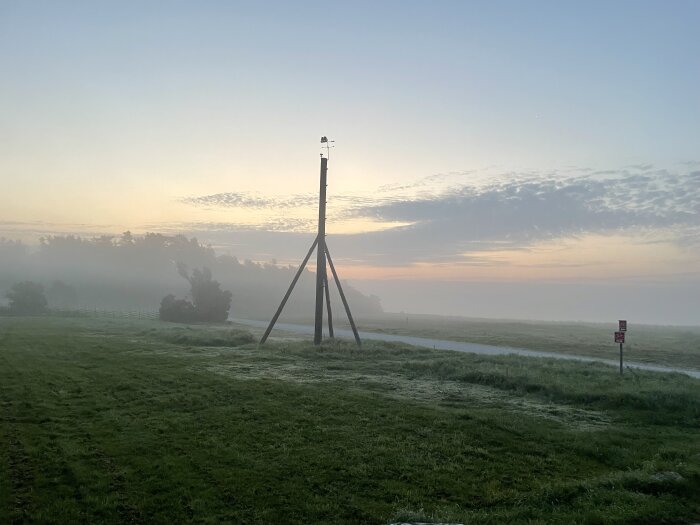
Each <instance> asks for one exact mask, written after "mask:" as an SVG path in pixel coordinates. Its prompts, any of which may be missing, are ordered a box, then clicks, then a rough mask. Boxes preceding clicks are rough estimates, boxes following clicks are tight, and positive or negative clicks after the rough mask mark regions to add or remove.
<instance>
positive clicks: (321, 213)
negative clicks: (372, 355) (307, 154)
mask: <svg viewBox="0 0 700 525" xmlns="http://www.w3.org/2000/svg"><path fill="white" fill-rule="evenodd" d="M333 142H335V141H333V140H328V137H325V136H323V137H321V144H322V145H325V147H326V155H327V156H326V157H324V156H323V153H321V181H320V186H319V196H318V232H317V234H316V238H315V239H314V242H313V243H312V244H311V248H309V251H308V253H307V254H306V257H304V260H303V261H302V263H301V265H300V266H299V269H298V270H297V273H296V274H295V275H294V279H292V284H290V285H289V289H288V290H287V293H286V294H284V297H283V298H282V302H281V303H280V305H279V307H278V308H277V311H276V312H275V315H274V316H273V317H272V319H271V320H270V324H269V325H268V327H267V330H265V334H264V335H263V336H262V339H261V340H260V344H263V343H265V341H267V337H268V336H269V335H270V332H272V329H273V328H274V326H275V323H276V322H277V319H278V318H279V316H280V314H281V313H282V310H283V309H284V305H285V304H286V303H287V299H289V296H290V295H292V290H294V286H295V285H296V284H297V281H298V280H299V277H300V276H301V273H302V272H303V271H304V268H305V267H306V263H307V262H309V259H310V258H311V254H312V253H313V252H314V249H315V250H316V310H315V317H314V344H315V345H319V344H321V341H322V340H323V298H324V295H325V299H326V309H327V310H328V335H330V337H331V338H333V337H334V333H333V314H332V312H331V297H330V294H329V292H330V290H329V287H328V271H327V268H326V263H328V266H330V268H331V273H332V274H333V279H334V280H335V284H336V286H337V287H338V293H339V294H340V299H341V301H342V302H343V307H344V308H345V313H346V314H347V316H348V321H350V327H351V328H352V333H353V335H354V336H355V342H356V343H357V345H358V346H360V345H361V344H362V341H361V340H360V334H359V333H358V332H357V327H356V326H355V321H354V320H353V318H352V313H351V312H350V305H348V301H347V299H346V298H345V293H343V287H342V286H341V284H340V278H339V277H338V272H336V271H335V266H334V265H333V259H332V258H331V252H330V251H329V250H328V246H327V245H326V187H327V186H328V184H327V183H326V180H327V175H328V158H329V157H330V148H332V147H333V146H331V144H332V143H333ZM322 147H323V146H322Z"/></svg>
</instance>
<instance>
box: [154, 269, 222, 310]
mask: <svg viewBox="0 0 700 525" xmlns="http://www.w3.org/2000/svg"><path fill="white" fill-rule="evenodd" d="M177 271H178V273H179V274H180V275H181V276H182V277H183V278H185V279H187V281H188V282H189V283H190V294H191V296H192V302H190V301H188V300H186V299H177V298H176V297H175V296H174V295H172V294H170V295H167V296H165V297H164V298H163V300H162V301H161V303H160V311H159V312H160V318H161V319H162V320H164V321H175V322H192V321H209V322H221V321H225V320H226V319H228V315H229V310H230V309H231V298H232V294H231V292H229V291H228V290H222V289H221V284H220V283H219V282H218V281H215V280H213V279H212V276H211V271H210V270H209V268H206V267H204V268H202V269H201V270H199V269H197V268H195V269H194V271H193V272H192V275H190V274H189V271H188V269H187V266H186V265H185V264H182V263H177Z"/></svg>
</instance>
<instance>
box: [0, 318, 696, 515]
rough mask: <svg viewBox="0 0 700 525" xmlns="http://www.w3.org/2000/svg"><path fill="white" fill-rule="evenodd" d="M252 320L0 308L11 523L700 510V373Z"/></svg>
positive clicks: (1, 422) (1, 434) (1, 432)
mask: <svg viewBox="0 0 700 525" xmlns="http://www.w3.org/2000/svg"><path fill="white" fill-rule="evenodd" d="M390 329H391V328H390ZM425 329H426V330H427V329H434V327H433V328H425ZM632 329H633V330H635V329H636V328H634V327H633V328H632ZM513 330H514V331H515V330H516V329H515V328H514V329H513ZM517 330H521V328H517ZM487 331H488V330H487V327H486V324H485V325H484V331H483V332H482V333H483V337H484V338H485V337H486V332H487ZM532 333H533V337H535V336H536V334H537V330H535V329H533V330H532ZM636 334H637V332H635V336H634V337H635V344H637V343H636V338H637V337H639V336H638V335H636ZM425 335H429V336H430V337H438V336H439V337H447V336H448V334H446V333H434V334H425ZM452 335H453V336H455V337H456V336H458V335H459V334H458V333H456V332H455V333H454V334H452ZM499 337H504V336H502V335H501V336H499ZM508 337H511V336H508ZM512 337H515V336H514V335H512ZM251 341H252V338H251V336H250V335H249V334H248V333H246V332H244V331H239V330H234V329H232V328H231V327H230V326H223V325H222V326H212V327H207V326H192V327H184V326H176V325H171V324H166V323H160V322H157V321H136V320H134V321H128V320H118V319H115V320H95V319H58V318H52V319H39V318H36V319H31V318H26V319H23V318H0V523H13V522H14V523H25V522H38V523H62V524H64V523H125V522H126V523H193V522H196V523H221V522H227V523H246V524H273V523H274V524H277V523H280V524H281V523H284V524H297V523H298V524H316V523H324V524H325V523H351V524H355V523H357V524H360V523H368V524H370V523H371V524H383V523H389V522H391V521H398V520H413V521H438V520H444V521H452V522H462V523H488V524H501V523H528V524H544V523H548V524H549V523H553V524H567V525H568V524H572V523H582V524H583V523H586V524H592V523H606V524H608V523H611V524H633V523H634V524H652V523H678V524H681V523H691V522H693V521H697V520H700V499H699V498H698V497H697V496H698V494H700V440H699V439H698V435H700V432H699V431H700V381H698V380H694V379H691V378H689V377H686V376H683V375H679V374H655V373H650V372H637V371H635V372H634V373H629V374H627V375H626V376H625V377H624V378H620V377H619V376H618V375H617V374H616V371H615V370H614V369H613V368H611V367H608V366H604V365H599V364H595V363H575V362H563V361H555V360H548V359H528V358H516V357H511V356H508V357H485V356H478V355H472V354H462V353H457V352H447V351H433V350H427V349H416V348H411V347H407V346H404V345H400V344H389V343H368V344H366V345H364V346H363V348H362V349H361V350H358V349H356V348H355V347H354V345H352V344H350V343H341V342H337V343H329V344H326V345H324V346H322V347H321V348H315V347H313V346H311V345H309V344H307V343H304V342H296V341H287V342H285V341H277V342H274V343H272V344H268V345H266V346H265V347H263V348H257V346H256V344H255V343H254V342H251ZM478 342H487V341H484V340H478ZM490 342H492V343H493V344H506V343H504V342H503V340H502V339H500V340H499V339H493V340H491V341H490ZM513 345H514V346H516V345H515V344H514V343H513ZM517 346H523V345H522V344H518V345H517ZM592 346H595V345H592ZM577 353H580V351H578V352H577ZM681 354H682V352H681ZM676 364H677V363H676Z"/></svg>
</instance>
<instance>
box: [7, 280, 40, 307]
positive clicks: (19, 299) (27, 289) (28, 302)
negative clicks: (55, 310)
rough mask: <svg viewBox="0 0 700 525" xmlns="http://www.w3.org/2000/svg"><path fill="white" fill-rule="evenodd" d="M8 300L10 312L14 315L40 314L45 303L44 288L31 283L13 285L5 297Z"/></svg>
mask: <svg viewBox="0 0 700 525" xmlns="http://www.w3.org/2000/svg"><path fill="white" fill-rule="evenodd" d="M5 297H7V298H8V299H9V300H10V311H11V312H13V313H16V314H22V315H27V314H42V313H44V312H46V307H47V302H46V296H45V295H44V287H43V286H42V285H41V284H39V283H35V282H33V281H23V282H20V283H15V284H14V285H13V286H12V288H11V289H10V291H9V292H7V294H6V295H5Z"/></svg>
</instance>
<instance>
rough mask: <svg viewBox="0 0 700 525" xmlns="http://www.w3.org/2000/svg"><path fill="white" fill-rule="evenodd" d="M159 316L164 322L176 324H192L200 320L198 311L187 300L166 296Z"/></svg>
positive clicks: (161, 303) (161, 304)
mask: <svg viewBox="0 0 700 525" xmlns="http://www.w3.org/2000/svg"><path fill="white" fill-rule="evenodd" d="M158 314H159V316H160V319H161V320H162V321H172V322H174V323H191V322H195V321H197V320H199V319H198V315H197V309H196V308H195V307H194V305H193V304H192V303H191V302H189V301H188V300H187V299H177V298H176V297H175V296H174V295H172V294H170V295H166V296H165V297H163V300H162V301H161V302H160V309H159V310H158Z"/></svg>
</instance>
